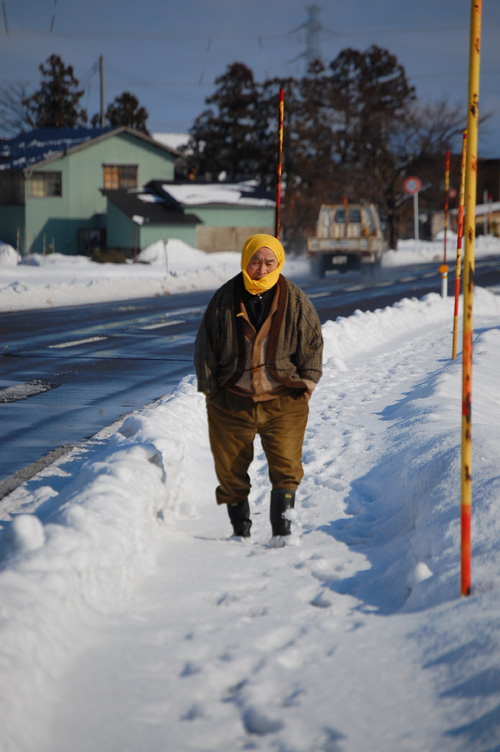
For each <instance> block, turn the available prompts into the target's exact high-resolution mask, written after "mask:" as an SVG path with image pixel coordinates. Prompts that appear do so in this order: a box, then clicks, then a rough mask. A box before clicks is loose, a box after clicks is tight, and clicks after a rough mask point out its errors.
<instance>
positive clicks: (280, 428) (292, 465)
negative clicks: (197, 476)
mask: <svg viewBox="0 0 500 752" xmlns="http://www.w3.org/2000/svg"><path fill="white" fill-rule="evenodd" d="M207 413H208V431H209V438H210V448H211V450H212V454H213V457H214V462H215V472H216V475H217V479H218V481H219V486H218V488H217V489H216V491H215V496H216V499H217V503H218V504H234V503H236V502H238V501H242V500H243V499H246V498H248V494H249V492H250V477H249V475H248V468H249V466H250V463H251V462H252V460H253V456H254V447H253V442H254V439H255V436H256V434H259V436H260V439H261V442H262V448H263V449H264V453H265V455H266V459H267V463H268V468H269V478H270V480H271V484H272V487H273V488H287V489H290V490H293V491H295V489H296V488H297V486H298V485H299V483H300V481H301V480H302V478H303V476H304V471H303V469H302V444H303V441H304V433H305V430H306V424H307V417H308V414H309V405H308V403H307V399H306V398H305V397H304V395H303V394H301V393H299V392H298V393H297V394H296V395H295V394H292V395H285V396H283V397H276V398H275V399H273V400H269V401H267V402H254V401H253V400H252V399H251V398H250V397H240V396H239V395H237V394H233V393H232V392H228V391H226V390H225V389H222V390H221V391H220V392H218V393H217V394H216V395H215V397H212V398H210V399H207Z"/></svg>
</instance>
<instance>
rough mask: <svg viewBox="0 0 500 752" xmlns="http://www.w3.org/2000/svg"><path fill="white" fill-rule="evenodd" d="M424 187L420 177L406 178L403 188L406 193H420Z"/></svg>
mask: <svg viewBox="0 0 500 752" xmlns="http://www.w3.org/2000/svg"><path fill="white" fill-rule="evenodd" d="M421 187H422V183H421V182H420V180H419V179H418V178H406V180H405V182H404V183H403V190H404V192H405V193H410V194H411V193H418V192H419V190H420V189H421Z"/></svg>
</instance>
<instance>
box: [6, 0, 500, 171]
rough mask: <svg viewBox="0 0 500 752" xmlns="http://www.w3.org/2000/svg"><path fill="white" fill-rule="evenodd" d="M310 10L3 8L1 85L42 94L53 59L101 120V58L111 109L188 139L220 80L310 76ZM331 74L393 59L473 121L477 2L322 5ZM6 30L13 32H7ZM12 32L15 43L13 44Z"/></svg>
mask: <svg viewBox="0 0 500 752" xmlns="http://www.w3.org/2000/svg"><path fill="white" fill-rule="evenodd" d="M311 4H312V3H308V2H307V0H306V1H305V2H303V1H302V0H300V1H299V0H142V1H141V2H137V0H85V2H82V1H81V0H79V2H76V1H75V0H16V1H14V0H2V11H3V15H2V17H1V18H0V35H1V40H0V64H1V70H2V78H1V81H2V83H8V82H14V81H22V82H25V83H27V84H28V85H29V86H30V88H31V89H32V90H35V89H36V88H38V86H39V84H40V72H39V70H38V66H39V65H40V63H43V62H44V61H45V60H46V59H47V58H48V57H49V56H50V55H51V54H52V53H57V54H58V55H60V56H61V57H62V59H63V60H64V62H65V63H66V64H72V65H73V67H74V69H75V75H76V77H77V78H78V79H79V81H80V84H81V85H82V86H84V87H85V92H86V93H85V96H84V98H83V99H82V104H83V105H84V106H85V107H86V109H87V111H88V113H89V115H93V114H94V113H95V112H97V111H98V110H99V75H98V66H97V64H98V60H99V56H100V55H103V56H104V70H105V97H106V102H107V103H109V102H110V101H112V100H113V99H114V97H115V96H117V95H119V94H121V93H122V92H123V91H125V90H127V91H131V92H133V93H134V94H135V95H136V96H137V98H138V99H139V101H140V103H141V104H142V105H144V106H145V107H146V109H147V110H148V112H149V121H148V126H149V129H150V131H152V132H161V131H186V130H187V129H188V128H189V127H190V125H191V124H192V122H193V120H194V118H195V117H196V116H197V115H199V114H200V113H201V112H202V111H203V109H204V108H205V101H204V100H205V97H207V96H209V95H210V94H211V93H212V92H213V91H214V80H215V78H216V77H217V76H219V75H221V74H222V73H224V71H225V69H226V66H227V65H228V64H230V63H232V62H234V61H241V62H243V63H245V64H246V65H248V66H249V67H250V68H251V69H252V70H253V72H254V75H255V77H256V79H257V80H258V81H262V80H264V79H265V78H266V77H268V76H286V75H296V76H298V75H301V74H302V73H303V71H304V59H303V58H302V57H300V55H301V53H304V51H305V49H306V39H305V33H304V32H293V30H294V29H297V27H300V26H301V25H302V24H304V23H305V21H306V20H307V17H308V10H307V7H308V6H309V5H311ZM317 5H318V6H319V8H320V10H319V14H318V19H319V22H320V23H321V27H322V28H321V32H320V35H319V45H320V51H321V55H322V58H323V60H324V62H325V63H329V62H330V61H331V60H333V59H334V58H335V57H336V56H337V54H338V53H339V52H340V51H341V50H342V49H344V48H346V47H354V48H355V49H358V50H365V49H366V48H367V47H369V46H370V45H371V44H377V45H379V46H381V47H385V48H387V49H388V50H389V51H390V52H392V53H393V54H395V55H396V57H397V58H398V60H399V62H400V63H401V64H402V65H403V66H404V68H405V70H406V73H407V75H408V77H409V79H410V82H411V83H412V84H413V85H414V86H415V87H416V90H417V95H418V97H419V98H420V99H421V100H422V101H424V102H436V101H440V100H442V99H443V98H447V99H448V100H449V101H450V103H457V104H458V105H460V106H463V107H464V119H465V117H466V110H467V83H468V47H469V19H470V8H471V2H470V0H434V1H433V2H431V0H415V2H407V0H346V1H345V2H344V3H340V2H338V1H337V0H335V2H334V1H333V0H323V2H321V0H319V1H318V3H317ZM6 24H7V25H6ZM7 31H8V33H7ZM499 82H500V0H486V1H485V2H484V3H483V11H482V49H481V81H480V114H485V113H486V112H491V113H493V116H492V118H491V119H490V120H489V122H488V123H487V124H485V125H484V126H482V128H481V129H480V140H479V145H480V156H485V157H499V158H500V84H499Z"/></svg>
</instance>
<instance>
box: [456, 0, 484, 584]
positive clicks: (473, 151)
mask: <svg viewBox="0 0 500 752" xmlns="http://www.w3.org/2000/svg"><path fill="white" fill-rule="evenodd" d="M481 8H482V0H471V20H470V43H469V91H468V108H469V109H468V113H467V140H468V149H467V168H466V177H465V184H466V188H467V196H466V204H465V223H466V225H467V227H466V233H465V256H464V327H463V329H464V330H463V354H462V483H461V486H462V509H461V523H462V536H461V538H462V556H461V559H462V576H461V591H462V595H470V592H471V535H470V532H471V506H472V504H471V478H472V474H471V469H472V441H471V412H472V411H471V408H472V334H473V323H472V320H473V294H474V238H475V234H476V192H477V142H478V105H479V63H480V56H481Z"/></svg>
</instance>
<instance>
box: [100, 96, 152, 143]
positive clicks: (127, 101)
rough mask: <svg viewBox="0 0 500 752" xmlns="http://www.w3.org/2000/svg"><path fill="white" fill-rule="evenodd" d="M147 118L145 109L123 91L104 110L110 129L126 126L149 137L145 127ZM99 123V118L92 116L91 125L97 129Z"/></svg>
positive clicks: (133, 97) (147, 114)
mask: <svg viewBox="0 0 500 752" xmlns="http://www.w3.org/2000/svg"><path fill="white" fill-rule="evenodd" d="M148 117H149V113H148V111H147V110H146V108H145V107H142V106H140V105H139V101H138V99H137V97H135V96H134V94H131V93H130V92H129V91H124V92H123V93H122V94H120V96H118V97H115V98H114V100H113V101H112V102H111V104H110V105H108V108H107V110H106V122H107V123H108V124H109V125H110V126H111V127H113V128H118V127H120V126H126V127H127V128H134V129H135V130H138V131H140V132H141V133H145V134H148V135H149V131H148V129H147V127H146V124H147V120H148ZM100 122H101V118H100V116H99V115H94V117H93V118H92V125H93V126H95V127H97V126H98V125H99V124H100Z"/></svg>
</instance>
